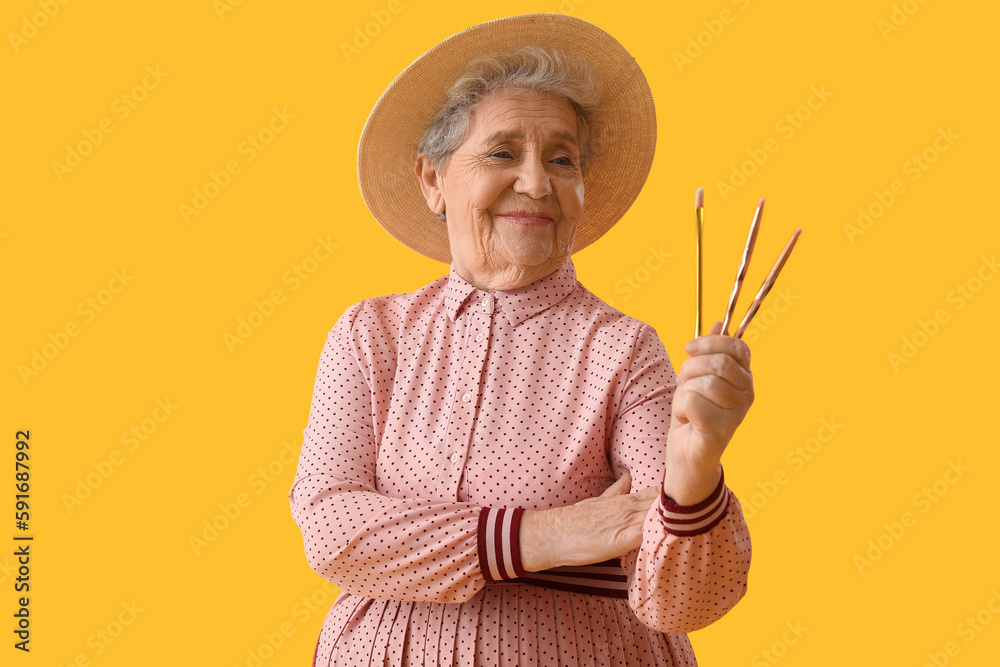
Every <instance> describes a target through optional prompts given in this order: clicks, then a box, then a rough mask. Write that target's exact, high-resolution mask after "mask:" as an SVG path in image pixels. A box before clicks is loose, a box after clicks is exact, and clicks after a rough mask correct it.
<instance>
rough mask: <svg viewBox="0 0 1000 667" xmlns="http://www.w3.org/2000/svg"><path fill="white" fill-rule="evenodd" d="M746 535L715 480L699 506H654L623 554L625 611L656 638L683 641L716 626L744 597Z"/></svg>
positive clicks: (731, 499)
mask: <svg viewBox="0 0 1000 667" xmlns="http://www.w3.org/2000/svg"><path fill="white" fill-rule="evenodd" d="M750 556H751V546H750V533H749V530H748V528H747V525H746V522H745V520H744V518H743V512H742V510H741V508H740V504H739V501H738V500H737V499H736V497H735V495H733V494H732V492H731V491H729V489H728V488H727V487H726V486H725V483H724V480H723V479H721V478H720V480H719V484H718V485H717V486H716V489H715V490H714V491H713V493H712V494H711V495H710V496H709V497H708V498H706V499H705V500H704V501H703V502H702V503H700V504H698V505H694V506H679V505H677V504H675V503H671V502H667V503H664V502H663V500H662V499H661V500H658V501H657V502H656V503H654V505H653V507H652V508H650V513H649V515H648V516H647V518H646V522H645V523H644V525H643V543H642V546H641V547H640V549H639V550H638V551H637V552H633V553H631V554H629V556H628V557H627V562H626V570H627V571H628V574H629V604H630V606H631V607H632V609H633V610H634V611H635V613H636V615H637V616H638V617H639V619H640V620H641V621H642V622H643V623H644V624H645V625H647V626H648V627H650V628H653V629H655V630H657V631H659V632H669V633H686V632H693V631H695V630H699V629H701V628H704V627H706V626H708V625H710V624H711V623H713V622H715V621H717V620H718V619H720V618H722V616H724V615H725V614H726V613H727V612H728V611H729V610H730V609H732V608H733V607H734V606H735V605H736V603H737V602H739V600H740V599H741V598H742V597H743V596H744V595H745V594H746V590H747V576H748V574H749V570H750Z"/></svg>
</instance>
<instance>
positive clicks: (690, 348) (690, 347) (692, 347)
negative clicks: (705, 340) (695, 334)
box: [684, 340, 698, 354]
mask: <svg viewBox="0 0 1000 667" xmlns="http://www.w3.org/2000/svg"><path fill="white" fill-rule="evenodd" d="M684 351H685V352H687V353H688V354H694V353H695V352H697V351H698V341H697V340H693V341H691V342H690V343H688V344H687V345H685V346H684Z"/></svg>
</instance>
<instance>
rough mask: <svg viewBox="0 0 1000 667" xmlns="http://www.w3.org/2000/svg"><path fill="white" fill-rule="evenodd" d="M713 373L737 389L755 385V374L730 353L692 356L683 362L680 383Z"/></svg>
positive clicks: (679, 377) (678, 380)
mask: <svg viewBox="0 0 1000 667" xmlns="http://www.w3.org/2000/svg"><path fill="white" fill-rule="evenodd" d="M706 375H711V376H715V377H717V378H719V379H720V380H723V381H725V382H727V383H729V384H730V385H732V386H733V387H735V388H736V389H748V388H750V387H751V386H753V376H752V375H751V374H750V371H748V370H747V369H745V368H744V367H743V366H741V365H740V363H739V362H738V361H737V360H736V359H734V358H733V357H731V356H729V355H728V354H705V355H698V356H696V357H691V358H690V359H688V360H687V361H685V362H684V363H683V364H681V372H680V373H678V374H677V382H678V384H684V383H685V382H688V381H690V380H692V379H694V378H697V377H700V376H706Z"/></svg>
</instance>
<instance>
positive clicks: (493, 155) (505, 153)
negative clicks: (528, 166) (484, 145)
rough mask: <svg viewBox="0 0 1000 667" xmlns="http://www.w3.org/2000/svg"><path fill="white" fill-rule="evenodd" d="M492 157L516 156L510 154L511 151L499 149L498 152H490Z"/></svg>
mask: <svg viewBox="0 0 1000 667" xmlns="http://www.w3.org/2000/svg"><path fill="white" fill-rule="evenodd" d="M490 157H502V158H509V157H514V156H513V155H511V154H510V151H497V152H496V153H490Z"/></svg>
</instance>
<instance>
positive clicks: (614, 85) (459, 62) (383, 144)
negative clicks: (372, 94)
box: [358, 14, 656, 264]
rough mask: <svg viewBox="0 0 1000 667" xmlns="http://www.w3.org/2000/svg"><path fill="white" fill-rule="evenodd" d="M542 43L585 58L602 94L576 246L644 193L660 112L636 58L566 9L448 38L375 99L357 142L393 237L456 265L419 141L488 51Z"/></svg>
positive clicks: (372, 204)
mask: <svg viewBox="0 0 1000 667" xmlns="http://www.w3.org/2000/svg"><path fill="white" fill-rule="evenodd" d="M525 45H537V46H548V47H553V48H557V49H562V50H564V51H567V52H569V53H572V54H575V55H577V56H580V57H582V58H584V59H585V60H586V61H587V62H588V64H589V65H590V66H591V67H592V68H593V69H594V71H595V72H596V73H597V75H598V77H599V78H600V80H601V84H602V90H603V99H602V102H601V108H600V113H599V114H597V117H596V118H595V119H594V122H593V123H592V125H591V128H590V129H591V134H592V137H593V138H594V139H596V140H597V141H598V142H599V145H601V146H602V151H601V152H600V154H599V155H597V156H596V157H595V158H594V160H593V161H592V162H591V164H590V167H589V169H588V171H587V173H586V175H585V176H584V208H583V215H582V216H581V219H580V222H579V225H578V227H577V231H576V236H575V239H574V243H573V250H572V252H574V253H575V252H578V251H580V250H582V249H584V248H586V247H587V246H589V245H590V244H591V243H593V242H594V241H596V240H597V239H599V238H600V237H601V236H603V235H604V233H605V232H607V231H608V230H609V229H610V228H611V227H612V226H613V225H614V224H615V223H616V222H618V220H619V219H620V218H621V217H622V216H623V215H625V212H626V211H628V209H629V207H630V206H631V205H632V202H634V201H635V198H636V197H637V196H638V195H639V192H640V190H642V186H643V184H644V183H645V182H646V177H647V176H648V175H649V170H650V167H651V166H652V163H653V152H654V150H655V147H656V111H655V108H654V106H653V96H652V92H651V91H650V89H649V84H648V83H647V81H646V77H645V76H644V75H643V73H642V70H641V69H640V68H639V65H638V64H637V63H636V61H635V59H634V58H633V57H632V56H631V55H630V54H629V53H628V51H626V50H625V48H624V47H623V46H622V45H621V44H619V43H618V41H617V40H616V39H615V38H614V37H612V36H611V35H609V34H608V33H606V32H605V31H604V30H602V29H600V28H598V27H597V26H595V25H593V24H591V23H588V22H587V21H583V20H582V19H578V18H574V17H571V16H565V15H562V14H525V15H521V16H509V17H506V18H501V19H496V20H493V21H487V22H486V23H481V24H479V25H476V26H473V27H471V28H467V29H466V30H463V31H461V32H458V33H456V34H454V35H452V36H451V37H448V38H447V39H445V40H444V41H442V42H441V43H439V44H438V45H437V46H434V47H433V48H431V49H430V50H428V51H427V52H425V53H424V54H423V55H422V56H420V57H419V58H417V59H416V60H414V61H413V62H412V63H411V64H410V65H409V66H408V67H407V68H406V69H405V70H403V72H402V73H400V75H399V76H397V77H396V78H395V80H393V82H392V83H391V84H389V86H388V87H387V88H386V89H385V92H383V93H382V95H381V97H379V99H378V102H376V103H375V106H374V108H373V109H372V111H371V114H370V115H369V116H368V121H367V122H366V123H365V127H364V130H362V132H361V140H360V141H359V143H358V185H359V186H360V189H361V196H362V197H363V198H364V200H365V204H366V205H367V206H368V209H369V210H370V211H371V212H372V215H374V216H375V219H376V220H378V222H379V224H380V225H382V227H383V228H384V229H385V230H386V231H387V232H389V234H391V235H392V236H393V237H394V238H396V239H397V240H399V241H400V242H401V243H403V244H404V245H406V246H407V247H409V248H412V249H413V250H416V251H417V252H419V253H420V254H422V255H425V256H427V257H430V258H431V259H435V260H438V261H440V262H444V263H445V264H450V263H451V248H450V246H449V244H448V228H447V224H446V223H445V222H443V221H442V220H440V219H438V218H437V216H435V215H434V214H433V213H432V212H431V211H430V209H429V208H428V206H427V202H426V200H425V199H424V196H423V194H422V192H421V190H420V184H419V182H418V180H417V177H416V174H415V173H414V169H413V167H414V161H415V159H416V155H417V146H418V144H419V142H420V138H421V137H422V136H423V133H424V131H425V130H426V129H427V125H428V124H429V122H430V119H431V118H432V117H433V116H434V114H435V113H437V111H438V108H439V107H440V106H441V104H443V103H444V100H445V98H446V96H447V92H448V89H449V88H450V87H451V86H452V84H453V83H454V82H455V81H456V80H457V79H458V77H459V75H460V74H461V73H462V72H463V71H464V69H465V68H466V66H467V65H468V63H469V62H470V61H471V60H473V59H475V58H477V57H479V56H481V55H484V54H488V53H496V52H500V51H504V50H508V49H511V48H515V47H519V46H525Z"/></svg>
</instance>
